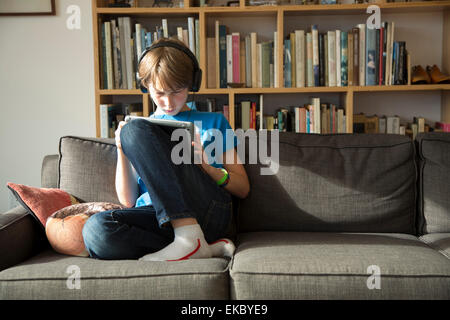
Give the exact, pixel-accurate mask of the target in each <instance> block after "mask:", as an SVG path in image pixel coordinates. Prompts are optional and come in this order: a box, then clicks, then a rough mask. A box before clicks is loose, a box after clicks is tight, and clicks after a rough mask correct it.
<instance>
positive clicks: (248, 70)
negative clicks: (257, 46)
mask: <svg viewBox="0 0 450 320" xmlns="http://www.w3.org/2000/svg"><path fill="white" fill-rule="evenodd" d="M251 49H252V48H251V40H250V35H248V36H246V37H245V84H246V86H247V88H251V87H252V51H251Z"/></svg>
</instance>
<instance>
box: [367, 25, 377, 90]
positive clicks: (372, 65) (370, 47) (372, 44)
mask: <svg viewBox="0 0 450 320" xmlns="http://www.w3.org/2000/svg"><path fill="white" fill-rule="evenodd" d="M375 56H376V30H375V29H369V28H367V27H366V75H365V76H366V86H373V85H375V82H376V78H375V75H376V61H375Z"/></svg>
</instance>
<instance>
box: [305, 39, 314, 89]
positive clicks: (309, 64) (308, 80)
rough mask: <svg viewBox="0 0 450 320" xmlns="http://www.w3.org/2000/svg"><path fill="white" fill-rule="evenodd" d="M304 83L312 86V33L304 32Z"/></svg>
mask: <svg viewBox="0 0 450 320" xmlns="http://www.w3.org/2000/svg"><path fill="white" fill-rule="evenodd" d="M306 84H307V86H308V87H314V66H313V44H312V33H311V32H308V33H307V34H306Z"/></svg>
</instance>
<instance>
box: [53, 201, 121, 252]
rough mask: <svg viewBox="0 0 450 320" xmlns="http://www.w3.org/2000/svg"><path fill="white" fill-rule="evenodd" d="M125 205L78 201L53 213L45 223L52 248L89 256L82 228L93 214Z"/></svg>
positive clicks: (57, 250)
mask: <svg viewBox="0 0 450 320" xmlns="http://www.w3.org/2000/svg"><path fill="white" fill-rule="evenodd" d="M124 208H125V206H122V205H120V204H115V203H108V202H87V203H78V204H74V205H72V206H68V207H65V208H62V209H60V210H58V211H56V212H55V213H53V214H52V215H51V216H50V217H49V218H48V219H47V223H46V225H45V234H46V235H47V239H48V242H49V243H50V245H51V246H52V248H53V249H54V250H55V251H56V252H59V253H62V254H67V255H73V256H79V257H88V256H89V253H88V252H87V250H86V247H85V245H84V240H83V234H82V230H83V227H84V224H85V223H86V221H87V220H88V219H89V217H91V216H92V215H94V214H96V213H99V212H102V211H108V210H113V209H124Z"/></svg>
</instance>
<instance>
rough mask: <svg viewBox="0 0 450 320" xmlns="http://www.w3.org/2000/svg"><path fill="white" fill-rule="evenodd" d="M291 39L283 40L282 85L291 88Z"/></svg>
mask: <svg viewBox="0 0 450 320" xmlns="http://www.w3.org/2000/svg"><path fill="white" fill-rule="evenodd" d="M291 80H292V78H291V40H289V39H285V40H284V87H285V88H291V85H292V84H291Z"/></svg>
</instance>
